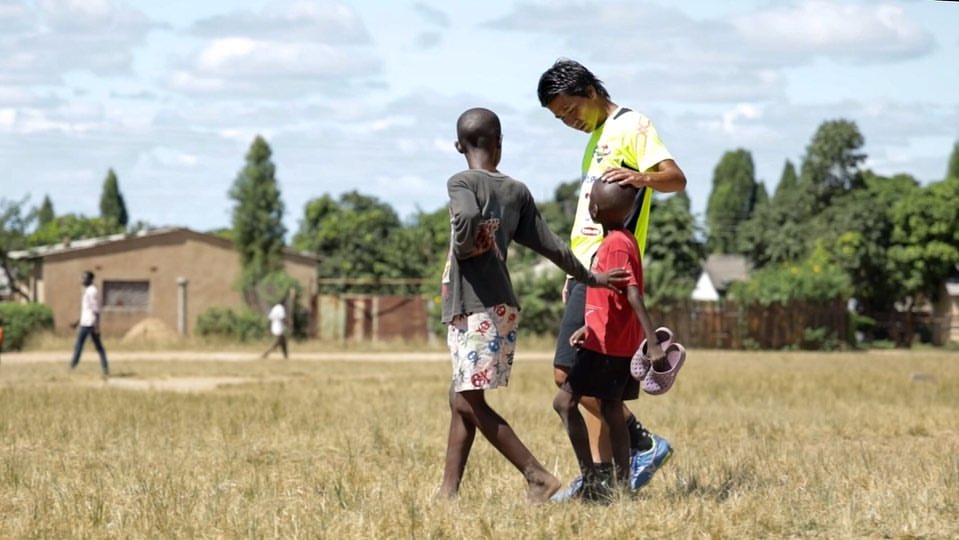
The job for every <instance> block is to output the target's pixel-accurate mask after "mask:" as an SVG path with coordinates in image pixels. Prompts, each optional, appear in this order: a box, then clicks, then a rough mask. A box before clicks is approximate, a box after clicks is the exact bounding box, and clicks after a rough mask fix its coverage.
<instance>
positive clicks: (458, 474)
mask: <svg viewBox="0 0 959 540" xmlns="http://www.w3.org/2000/svg"><path fill="white" fill-rule="evenodd" d="M449 402H450V433H449V438H448V439H447V441H446V465H445V466H444V467H443V483H442V484H441V485H440V490H439V492H437V494H436V496H437V497H441V498H446V499H452V498H453V497H456V496H457V495H458V494H459V490H460V482H461V481H462V480H463V472H464V471H465V470H466V460H467V459H469V455H470V449H471V448H472V447H473V440H474V439H475V438H476V425H475V424H474V423H473V422H472V421H471V420H470V419H469V418H467V417H466V416H464V415H463V413H462V411H461V410H460V409H461V407H457V404H456V392H454V391H453V387H452V385H451V386H450V397H449Z"/></svg>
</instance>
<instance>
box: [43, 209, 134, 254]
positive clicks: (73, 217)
mask: <svg viewBox="0 0 959 540" xmlns="http://www.w3.org/2000/svg"><path fill="white" fill-rule="evenodd" d="M115 232H117V223H116V222H114V221H112V220H107V219H105V218H102V217H95V218H88V217H85V216H81V215H78V214H64V215H62V216H57V217H56V218H54V219H53V221H51V222H49V223H47V224H46V225H43V226H41V227H37V228H36V230H34V231H33V232H32V233H30V235H29V236H28V237H27V244H28V245H29V246H45V245H49V244H57V243H64V244H69V243H70V242H72V241H74V240H82V239H84V238H98V237H101V236H107V235H110V234H113V233H115Z"/></svg>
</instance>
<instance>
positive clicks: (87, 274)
mask: <svg viewBox="0 0 959 540" xmlns="http://www.w3.org/2000/svg"><path fill="white" fill-rule="evenodd" d="M80 276H81V277H82V278H83V281H90V282H92V281H93V272H91V271H89V270H84V271H83V274H81V275H80Z"/></svg>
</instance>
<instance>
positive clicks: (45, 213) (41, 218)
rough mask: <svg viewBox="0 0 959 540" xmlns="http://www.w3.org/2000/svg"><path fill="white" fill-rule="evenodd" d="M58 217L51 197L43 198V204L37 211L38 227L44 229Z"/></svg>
mask: <svg viewBox="0 0 959 540" xmlns="http://www.w3.org/2000/svg"><path fill="white" fill-rule="evenodd" d="M55 217H56V214H55V213H54V212H53V203H52V202H50V196H49V195H44V196H43V203H42V204H41V205H40V208H38V209H37V226H38V227H43V226H44V225H46V224H47V223H50V222H51V221H53V219H54V218H55Z"/></svg>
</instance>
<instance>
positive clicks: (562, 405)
mask: <svg viewBox="0 0 959 540" xmlns="http://www.w3.org/2000/svg"><path fill="white" fill-rule="evenodd" d="M577 401H578V400H577V399H576V396H574V395H573V394H570V393H569V392H567V391H565V390H560V391H559V392H556V397H555V398H553V409H554V410H555V411H556V413H557V414H559V417H560V418H561V419H562V420H563V426H565V427H566V434H567V435H569V442H570V443H572V445H573V453H574V454H576V462H577V463H578V464H579V468H580V471H582V473H583V475H584V476H586V473H587V472H590V471H592V470H593V468H594V466H593V463H594V462H593V456H592V454H591V453H590V451H589V434H588V433H587V430H586V421H585V420H583V415H582V414H581V413H580V412H579V407H578V406H577Z"/></svg>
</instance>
